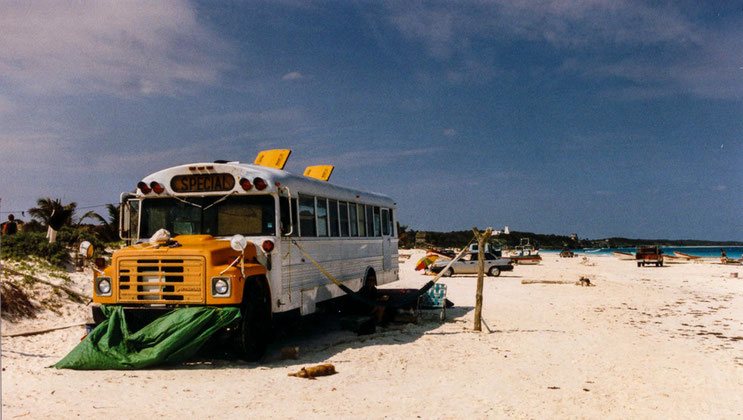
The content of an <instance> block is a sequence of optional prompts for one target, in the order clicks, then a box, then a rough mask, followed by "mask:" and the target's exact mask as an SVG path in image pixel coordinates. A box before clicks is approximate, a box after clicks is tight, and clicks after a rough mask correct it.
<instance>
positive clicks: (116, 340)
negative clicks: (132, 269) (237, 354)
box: [53, 306, 240, 370]
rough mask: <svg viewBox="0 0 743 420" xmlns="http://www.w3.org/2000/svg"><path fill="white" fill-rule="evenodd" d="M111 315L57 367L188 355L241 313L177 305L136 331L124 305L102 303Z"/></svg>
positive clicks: (132, 364)
mask: <svg viewBox="0 0 743 420" xmlns="http://www.w3.org/2000/svg"><path fill="white" fill-rule="evenodd" d="M102 309H103V311H104V314H105V315H106V317H107V319H106V320H105V321H103V322H102V323H101V324H100V325H98V326H97V327H96V328H95V329H94V330H93V331H91V332H90V334H88V336H87V337H85V339H84V340H83V341H81V342H80V344H78V345H77V347H75V348H74V349H72V351H71V352H70V353H69V354H68V355H67V356H65V358H64V359H62V360H60V361H59V362H58V363H57V364H55V365H53V367H55V368H57V369H81V370H94V369H143V368H147V367H152V366H156V365H160V364H166V363H179V362H183V361H186V360H188V359H189V358H190V357H191V356H193V355H194V354H196V352H198V351H199V349H200V348H201V346H202V345H204V343H206V341H207V340H208V339H209V337H211V336H212V335H213V334H214V333H215V332H217V331H219V330H220V329H222V328H224V327H226V326H228V325H230V324H231V323H233V322H234V321H236V320H237V319H239V318H240V310H239V309H238V308H214V307H193V308H181V309H175V310H173V311H171V312H168V313H167V314H165V315H163V316H161V317H159V318H158V319H156V320H155V321H153V322H151V323H150V324H148V325H146V326H145V327H144V328H142V329H141V330H139V331H137V332H135V333H133V334H131V333H129V329H128V328H127V325H126V319H125V318H124V310H123V308H122V307H120V306H103V307H102Z"/></svg>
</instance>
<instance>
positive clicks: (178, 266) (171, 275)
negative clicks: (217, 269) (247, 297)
mask: <svg viewBox="0 0 743 420" xmlns="http://www.w3.org/2000/svg"><path fill="white" fill-rule="evenodd" d="M118 273H119V290H118V300H119V302H121V303H171V304H173V303H183V304H186V303H204V302H205V298H204V277H205V274H206V273H205V261H204V258H202V257H187V258H122V259H121V260H119V264H118Z"/></svg>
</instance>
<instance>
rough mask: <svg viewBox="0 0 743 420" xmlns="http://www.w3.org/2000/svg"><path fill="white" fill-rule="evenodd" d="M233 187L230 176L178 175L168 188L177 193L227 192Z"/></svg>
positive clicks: (232, 180)
mask: <svg viewBox="0 0 743 420" xmlns="http://www.w3.org/2000/svg"><path fill="white" fill-rule="evenodd" d="M234 186H235V177H234V176H232V175H231V174H197V175H178V176H174V177H173V179H171V180H170V188H172V189H173V191H175V192H179V193H189V192H208V191H229V190H231V189H232V188H233V187H234Z"/></svg>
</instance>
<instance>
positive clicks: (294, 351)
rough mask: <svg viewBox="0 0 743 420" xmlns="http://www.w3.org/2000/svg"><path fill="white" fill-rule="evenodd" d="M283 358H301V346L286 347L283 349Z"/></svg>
mask: <svg viewBox="0 0 743 420" xmlns="http://www.w3.org/2000/svg"><path fill="white" fill-rule="evenodd" d="M280 357H281V360H287V359H293V360H297V359H299V347H284V348H282V349H281V356H280Z"/></svg>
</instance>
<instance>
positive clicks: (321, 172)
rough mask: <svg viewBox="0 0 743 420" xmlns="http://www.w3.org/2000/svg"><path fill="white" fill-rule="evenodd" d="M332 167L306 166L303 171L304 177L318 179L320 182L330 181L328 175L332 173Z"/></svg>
mask: <svg viewBox="0 0 743 420" xmlns="http://www.w3.org/2000/svg"><path fill="white" fill-rule="evenodd" d="M334 168H335V166H333V165H316V166H308V167H307V169H305V170H304V176H306V177H310V178H315V179H319V180H320V181H327V180H328V179H330V175H331V174H332V173H333V169H334Z"/></svg>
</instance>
